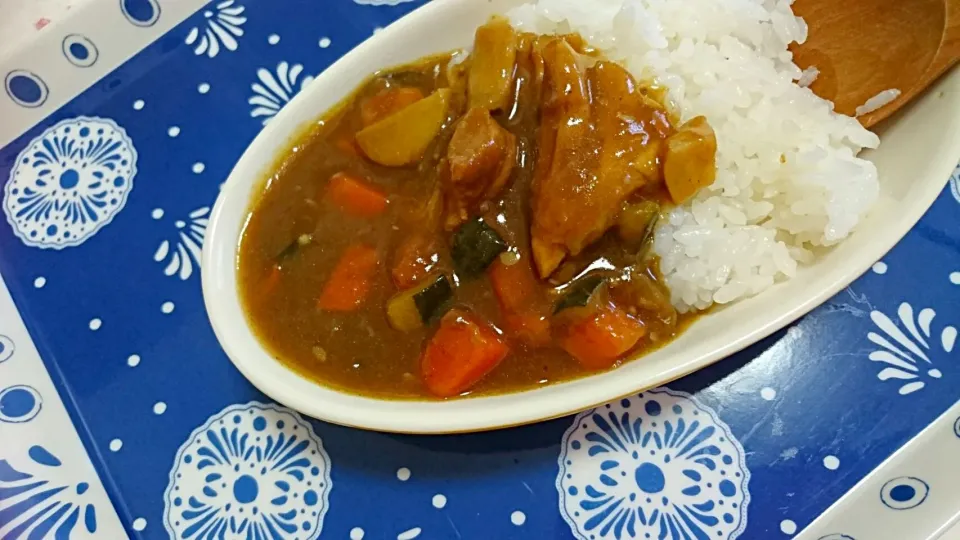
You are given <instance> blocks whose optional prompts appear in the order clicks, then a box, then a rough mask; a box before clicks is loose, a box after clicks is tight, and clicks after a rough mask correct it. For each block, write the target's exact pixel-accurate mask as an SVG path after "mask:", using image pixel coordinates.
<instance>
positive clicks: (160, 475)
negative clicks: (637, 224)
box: [0, 0, 960, 540]
mask: <svg viewBox="0 0 960 540" xmlns="http://www.w3.org/2000/svg"><path fill="white" fill-rule="evenodd" d="M107 3H108V4H109V8H110V9H113V10H120V9H121V8H122V15H123V16H124V19H125V20H126V21H127V24H130V25H133V26H131V28H134V27H136V28H137V29H142V28H149V27H150V26H151V25H153V24H154V23H156V22H157V21H158V20H159V21H161V22H162V21H163V17H164V16H165V13H164V12H162V11H161V10H160V5H158V4H157V3H156V2H155V1H154V0H121V1H120V2H119V4H118V3H117V2H107ZM418 3H419V2H403V1H401V0H393V1H390V0H386V1H376V0H356V1H353V0H327V1H325V2H321V3H317V2H312V1H308V0H289V1H285V2H266V1H255V0H226V1H222V2H217V3H211V4H208V5H206V6H204V7H202V8H200V9H199V10H198V11H196V13H194V14H193V15H191V16H189V17H188V18H187V19H186V20H185V21H183V22H182V23H179V24H176V25H175V26H174V25H171V26H172V30H170V31H169V32H167V33H165V34H164V35H162V36H160V37H158V38H157V39H156V40H155V41H153V43H152V44H150V45H149V46H147V47H146V48H145V49H143V50H142V51H140V52H139V53H137V54H136V55H134V56H132V58H130V59H129V61H126V62H125V63H123V64H122V65H120V66H119V67H117V68H116V69H113V70H112V71H110V72H109V74H108V75H106V76H105V77H103V78H102V79H100V80H98V81H97V82H95V83H94V84H92V86H90V87H89V88H88V89H86V90H85V91H83V92H82V93H80V94H79V95H77V96H76V97H74V98H72V99H68V97H65V96H64V95H63V93H62V92H61V91H59V90H58V88H57V87H55V86H54V79H57V78H58V77H44V75H43V72H44V70H45V69H47V68H45V67H42V66H32V65H22V66H20V67H19V69H18V70H16V71H10V72H9V73H0V75H2V76H4V77H5V89H6V95H3V94H0V101H2V100H7V101H8V103H6V104H4V106H7V107H8V109H2V110H4V111H6V110H13V109H12V108H13V107H18V108H23V109H29V108H31V107H39V106H41V105H43V103H44V102H45V101H46V100H47V99H48V96H58V97H57V99H60V100H62V101H63V102H64V103H65V104H64V105H63V106H61V107H59V108H58V109H56V110H55V112H52V114H50V115H49V116H48V117H45V118H43V119H42V120H41V121H39V122H38V123H37V124H36V125H34V126H33V127H31V128H30V129H29V130H27V131H26V132H25V133H23V134H22V135H21V136H19V137H17V138H16V139H15V140H13V141H12V142H11V143H10V144H9V145H8V146H6V147H4V148H2V149H0V178H3V179H5V180H6V183H5V186H4V191H3V212H4V215H5V216H6V223H4V222H3V221H2V220H0V224H3V226H0V274H2V278H3V281H4V282H5V283H6V286H7V288H9V290H10V293H11V296H12V298H13V301H14V303H15V304H16V308H17V310H18V311H19V313H20V315H21V316H22V318H23V321H24V322H25V324H26V328H27V330H28V331H29V334H30V337H29V338H28V337H27V336H26V335H25V334H18V332H19V331H15V330H14V327H18V326H17V325H19V321H16V320H14V319H13V318H7V319H2V320H0V538H2V539H4V540H7V539H10V540H13V539H20V538H48V537H49V538H54V537H56V538H113V537H114V536H113V535H115V534H122V533H119V532H116V531H119V530H121V529H116V530H114V529H110V524H109V523H110V521H111V519H112V520H116V518H115V517H113V515H114V510H115V511H116V517H118V518H119V523H120V524H122V527H123V529H122V530H123V531H125V533H126V534H128V535H131V536H135V537H140V538H168V537H170V538H176V539H181V538H185V539H186V538H189V539H193V538H301V539H314V538H318V537H322V538H350V539H353V540H359V539H363V538H367V539H373V538H376V539H379V538H391V539H392V538H397V539H413V538H429V539H443V538H451V539H461V538H476V539H490V538H497V539H509V538H548V539H553V538H571V537H572V538H578V539H584V540H586V539H589V540H600V539H622V538H658V539H665V538H669V539H680V538H718V539H733V538H737V537H739V538H748V539H754V538H757V539H767V538H773V539H776V538H788V537H791V536H793V535H794V534H795V533H797V532H798V531H800V530H801V529H802V528H803V527H804V526H806V525H807V524H809V523H810V522H811V521H812V520H813V519H814V518H816V517H817V516H818V515H819V514H820V513H821V512H823V511H824V510H825V509H826V508H827V507H829V506H830V505H831V504H832V503H834V502H835V501H836V500H837V499H838V498H839V497H840V496H841V495H843V494H844V493H845V492H846V491H847V490H849V489H850V488H851V487H852V486H853V485H854V484H856V483H857V482H858V481H859V480H860V479H861V478H863V477H864V476H865V475H867V474H868V473H869V472H870V471H871V470H872V469H874V468H875V467H876V466H877V465H878V464H880V463H881V462H882V461H883V460H884V459H886V458H887V457H888V456H890V455H891V454H892V453H893V452H894V451H895V450H897V449H898V448H899V447H900V446H902V445H903V444H904V443H906V442H907V441H908V440H909V439H911V438H912V437H913V436H914V435H916V434H917V433H918V432H919V431H920V430H922V429H923V428H924V427H925V426H926V425H927V424H928V423H930V422H931V421H933V420H934V419H935V418H936V417H937V416H938V415H940V413H942V412H943V411H945V410H947V409H948V408H949V407H950V406H951V405H953V403H954V402H955V401H956V400H957V398H958V396H960V363H958V362H957V361H956V360H957V352H956V349H955V345H956V337H957V330H956V326H957V325H958V324H960V190H958V178H957V177H956V175H955V177H954V178H953V180H952V181H951V183H950V187H949V188H947V189H946V190H945V191H944V193H943V195H942V196H941V197H940V199H939V200H938V201H937V202H936V204H935V205H934V206H933V207H932V208H931V210H930V211H929V212H928V214H927V215H926V216H925V217H924V218H923V220H922V221H921V222H920V224H919V225H917V227H916V228H915V229H914V230H913V231H912V232H911V233H910V234H909V235H908V236H907V237H906V238H905V239H904V240H903V241H902V242H901V243H900V244H899V245H898V246H897V247H896V248H895V249H894V250H893V251H892V252H891V253H890V254H889V255H888V256H887V257H885V258H884V260H883V261H881V262H878V263H877V264H876V265H874V267H873V270H872V272H869V273H868V274H867V275H865V276H863V277H862V278H861V279H859V280H858V281H857V282H855V283H854V284H853V285H852V286H851V287H849V288H848V289H846V290H844V291H843V292H841V293H840V294H839V295H838V296H836V297H835V298H833V299H832V300H830V301H829V302H827V303H826V304H825V305H823V306H821V307H820V308H818V309H817V310H815V311H814V312H813V313H811V314H810V315H808V316H807V317H805V318H803V319H802V320H801V321H799V322H798V323H796V324H794V325H792V326H790V327H789V328H787V329H785V330H783V331H780V332H778V333H776V334H775V335H773V336H772V337H770V338H767V339H765V340H763V341H762V342H760V343H758V344H756V345H754V346H752V347H750V348H749V349H747V350H745V351H743V352H741V353H740V354H737V355H735V356H733V357H731V358H729V359H726V360H724V361H722V362H719V363H718V364H716V365H714V366H712V367H710V368H708V369H705V370H703V371H701V372H698V373H695V374H693V375H691V376H688V377H686V378H684V379H682V380H679V381H676V382H674V383H671V384H670V385H669V388H662V389H657V390H652V391H649V392H644V393H641V394H639V395H636V396H633V397H631V398H628V399H624V400H621V401H618V402H615V403H611V404H609V405H606V406H604V407H599V408H597V409H595V410H593V411H587V412H585V413H582V414H580V415H578V416H576V417H569V418H562V419H559V420H554V421H549V422H544V423H540V424H537V425H533V426H528V427H523V428H516V429H510V430H504V431H498V432H493V433H485V434H475V435H460V436H445V437H414V436H400V435H386V434H378V433H369V432H363V431H359V430H354V429H348V428H344V427H339V426H335V425H330V424H325V423H322V422H317V421H313V420H310V419H307V418H304V417H302V416H300V415H299V414H297V413H296V412H293V411H291V410H288V409H286V408H283V407H280V406H277V405H275V404H272V403H270V402H269V400H267V399H266V398H265V397H264V396H263V395H261V394H260V393H258V392H257V391H256V390H255V389H254V388H253V387H252V386H251V385H250V384H249V383H248V382H247V381H246V380H245V379H244V378H243V377H242V376H241V375H240V374H239V373H238V372H237V371H236V370H235V369H234V368H233V366H232V364H231V363H230V362H229V360H228V359H227V358H226V356H225V355H224V353H223V352H222V351H221V349H220V347H219V346H218V344H217V341H216V339H215V337H214V335H213V332H212V331H211V328H210V326H209V323H208V321H207V317H206V314H205V312H204V307H203V302H202V298H201V290H200V282H199V254H200V246H201V245H202V242H203V237H204V233H205V228H206V224H207V216H208V213H209V209H210V207H211V205H212V204H213V202H214V200H215V198H216V196H217V193H218V188H219V186H220V184H221V183H222V182H223V181H224V179H225V178H226V176H227V174H228V173H229V171H230V169H231V167H232V166H233V164H234V162H235V161H236V159H237V158H238V157H239V156H240V155H241V153H242V152H243V150H244V149H245V147H246V146H247V144H248V143H249V142H250V141H251V140H252V139H253V138H254V136H256V134H257V132H258V131H259V130H260V129H261V128H262V126H263V125H264V124H265V123H266V122H269V120H270V118H271V117H272V116H273V115H274V114H275V113H276V112H277V111H278V110H279V109H280V107H281V106H282V105H283V104H284V103H286V102H287V101H288V100H289V99H290V98H291V97H292V96H293V95H295V94H296V93H297V92H298V91H299V90H300V88H302V86H303V85H304V84H306V83H307V82H308V81H309V80H310V79H311V75H315V74H317V73H319V72H321V71H322V70H323V69H324V68H325V67H326V66H327V65H329V64H330V63H331V62H332V61H334V60H335V59H336V58H337V57H338V56H340V55H342V54H344V53H345V52H347V51H348V50H350V49H351V48H352V47H353V46H354V45H356V44H357V43H359V42H360V41H362V40H363V39H365V38H366V37H367V36H369V35H370V34H371V33H372V32H375V31H376V30H377V29H378V28H379V27H383V26H386V25H387V24H389V23H390V22H391V21H392V20H394V19H396V18H398V17H400V16H401V15H403V14H404V13H406V12H407V11H409V10H411V9H413V8H414V7H415V6H416V5H417V4H418ZM377 4H399V5H395V6H390V5H377ZM98 9H105V8H98ZM141 27H142V28H141ZM50 31H51V32H53V31H58V29H57V28H52V29H51V30H50ZM94 33H96V32H95V31H94V29H90V31H89V32H88V33H85V32H83V31H82V29H80V30H74V32H72V33H71V34H70V35H63V36H59V38H58V39H62V40H63V42H62V48H63V57H62V58H61V60H62V66H59V67H58V68H57V69H59V70H69V69H73V70H76V72H77V73H80V72H81V70H83V69H86V67H88V66H95V65H96V63H97V62H98V57H99V56H100V55H101V54H102V53H105V52H106V51H105V50H104V46H103V45H102V44H98V43H96V42H95V41H94V40H93V38H92V37H88V34H90V35H92V34H94ZM133 52H135V51H132V50H131V51H129V54H132V53H133ZM113 54H114V56H116V54H117V53H116V52H115V51H114V52H113ZM59 78H60V79H62V77H59ZM51 99H52V98H51ZM11 118H12V117H11ZM951 190H952V191H951ZM918 261H921V262H922V264H918ZM0 301H2V296H0ZM0 313H7V312H2V311H0ZM14 334H17V335H19V337H18V338H16V339H14V337H12V336H14ZM30 338H32V342H33V343H35V345H36V347H37V350H38V352H39V355H40V357H41V358H42V360H43V365H45V366H46V369H47V371H48V372H49V373H50V376H51V377H52V379H53V384H54V386H55V388H56V390H55V391H54V390H53V388H54V387H53V386H51V387H49V388H46V387H44V388H46V390H43V391H41V389H39V386H40V383H36V384H33V383H29V381H27V380H26V378H27V376H28V375H29V376H31V377H32V376H33V375H31V374H32V373H34V372H33V371H30V370H29V369H27V367H26V366H27V363H28V362H29V361H30V359H29V358H27V356H29V354H30V353H29V352H28V351H30V350H32V348H33V345H32V344H31V343H30V342H31V339H30ZM18 362H19V363H20V365H19V366H18ZM57 393H59V396H60V398H62V401H63V403H64V404H65V406H66V410H67V411H68V413H69V415H70V416H69V418H70V419H72V421H73V425H74V426H75V427H76V430H77V432H78V434H79V441H82V443H83V444H84V445H85V447H86V450H87V453H88V455H89V457H90V463H91V464H92V467H93V468H90V466H89V464H88V465H86V466H85V468H84V466H77V467H74V466H73V465H71V462H74V461H76V462H82V463H87V462H86V461H85V459H86V456H84V455H83V452H82V451H79V450H78V448H79V447H78V446H76V441H74V442H72V443H65V442H62V440H67V439H73V438H74V437H73V435H72V433H69V430H68V431H67V433H68V434H69V437H66V438H64V437H61V438H60V439H58V440H61V442H56V441H54V442H48V440H47V439H44V440H42V441H41V439H40V438H37V439H36V440H34V439H30V437H35V436H36V437H39V435H36V434H38V433H47V434H50V433H51V432H52V431H57V430H59V429H60V428H58V427H56V426H59V425H60V424H58V423H57V422H61V420H62V419H58V418H59V417H58V416H57V414H56V412H57V410H56V409H57V407H59V402H60V398H58V396H57ZM48 404H52V405H50V406H48ZM64 418H66V416H64ZM67 425H69V424H67ZM24 426H28V427H29V426H32V427H31V428H30V429H27V428H25V427H24ZM18 430H19V431H18ZM28 439H29V440H28ZM70 444H73V445H74V446H70ZM68 469H69V470H68ZM924 485H925V484H924V482H923V479H918V480H917V482H914V484H909V485H907V484H905V483H903V482H899V483H895V484H892V485H890V486H888V487H887V488H885V490H884V493H883V494H874V495H872V496H873V497H877V498H878V499H880V498H881V497H882V498H883V500H884V501H885V504H887V506H888V507H889V508H894V507H900V508H908V507H912V506H916V505H918V504H920V503H921V502H923V501H924V500H925V499H926V497H927V493H926V490H925V489H924V487H923V486H924ZM88 490H89V491H88ZM99 492H104V493H107V494H109V496H110V498H111V500H112V503H113V506H112V507H111V505H110V503H109V502H106V500H105V499H104V498H99V499H97V498H95V497H94V495H96V493H99ZM888 503H889V504H888ZM891 505H892V506H891ZM878 511H879V510H878ZM108 531H113V532H108ZM838 532H842V531H838ZM321 533H322V534H321ZM838 538H839V536H838Z"/></svg>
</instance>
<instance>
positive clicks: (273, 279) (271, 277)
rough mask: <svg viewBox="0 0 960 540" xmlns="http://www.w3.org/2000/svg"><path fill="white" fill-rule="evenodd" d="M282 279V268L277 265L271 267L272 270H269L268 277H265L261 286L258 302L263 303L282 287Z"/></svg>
mask: <svg viewBox="0 0 960 540" xmlns="http://www.w3.org/2000/svg"><path fill="white" fill-rule="evenodd" d="M280 277H281V273H280V266H279V265H276V264H274V265H272V266H270V270H268V271H267V275H266V276H264V278H263V281H262V282H261V285H260V290H259V291H258V293H257V298H258V300H260V301H263V300H264V299H266V298H267V297H268V296H270V295H271V294H273V292H274V291H275V290H276V289H277V286H278V285H280Z"/></svg>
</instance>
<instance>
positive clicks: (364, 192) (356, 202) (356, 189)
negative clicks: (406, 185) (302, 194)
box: [327, 172, 387, 217]
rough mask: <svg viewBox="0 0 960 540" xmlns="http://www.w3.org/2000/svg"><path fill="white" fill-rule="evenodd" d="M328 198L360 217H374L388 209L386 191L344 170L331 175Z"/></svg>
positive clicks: (345, 210)
mask: <svg viewBox="0 0 960 540" xmlns="http://www.w3.org/2000/svg"><path fill="white" fill-rule="evenodd" d="M327 198H328V199H329V200H330V201H331V202H333V203H334V204H335V205H337V206H339V207H340V208H341V209H342V210H343V211H344V212H347V213H348V214H352V215H355V216H358V217H374V216H377V215H380V214H382V213H383V211H384V210H386V209H387V195H386V194H385V193H384V192H382V191H380V190H379V189H377V188H375V187H373V186H371V185H369V184H367V183H366V182H364V181H363V180H360V179H359V178H356V177H354V176H351V175H349V174H347V173H343V172H340V173H337V174H335V175H333V176H332V177H330V182H328V183H327Z"/></svg>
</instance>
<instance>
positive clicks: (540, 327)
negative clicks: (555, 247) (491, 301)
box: [489, 254, 550, 347]
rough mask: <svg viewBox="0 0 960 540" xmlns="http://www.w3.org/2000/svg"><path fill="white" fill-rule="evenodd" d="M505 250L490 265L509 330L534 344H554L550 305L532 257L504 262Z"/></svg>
mask: <svg viewBox="0 0 960 540" xmlns="http://www.w3.org/2000/svg"><path fill="white" fill-rule="evenodd" d="M506 255H507V254H502V255H501V256H500V257H497V259H496V260H495V261H494V262H493V264H492V265H490V270H489V273H490V283H491V284H492V285H493V291H494V293H496V295H497V303H498V304H500V311H501V313H503V323H504V326H505V327H506V330H507V332H508V333H509V334H510V335H511V336H512V337H514V338H515V339H517V340H518V341H520V342H521V343H525V344H527V345H530V346H534V347H543V346H546V345H549V344H550V320H549V318H548V317H547V315H548V314H549V313H550V308H549V306H547V304H546V302H545V300H544V299H543V297H542V295H541V294H540V292H539V289H538V284H537V278H536V277H535V276H534V274H533V267H532V266H531V264H530V258H529V257H521V258H520V260H517V261H516V262H514V263H513V264H506V263H504V262H503V260H504V257H505V256H506Z"/></svg>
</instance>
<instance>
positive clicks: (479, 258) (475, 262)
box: [450, 218, 507, 279]
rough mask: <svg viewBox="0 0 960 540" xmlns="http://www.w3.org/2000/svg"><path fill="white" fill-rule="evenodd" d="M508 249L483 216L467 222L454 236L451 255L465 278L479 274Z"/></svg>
mask: <svg viewBox="0 0 960 540" xmlns="http://www.w3.org/2000/svg"><path fill="white" fill-rule="evenodd" d="M506 250H507V243H506V242H504V241H503V238H502V237H501V236H500V235H499V234H498V233H497V231H495V230H493V228H492V227H490V226H489V225H487V223H486V222H485V221H484V220H483V218H477V219H475V220H473V221H468V222H466V223H465V224H464V225H463V226H462V227H460V229H459V230H458V231H457V232H456V234H455V235H454V236H453V247H452V248H451V249H450V255H451V257H452V258H453V267H454V269H455V270H456V271H457V275H458V276H460V277H461V278H463V279H471V278H475V277H477V276H479V275H480V274H482V273H483V272H484V270H486V269H487V267H488V266H490V264H491V263H493V260H494V259H496V258H497V256H498V255H500V254H501V253H503V252H504V251H506Z"/></svg>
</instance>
